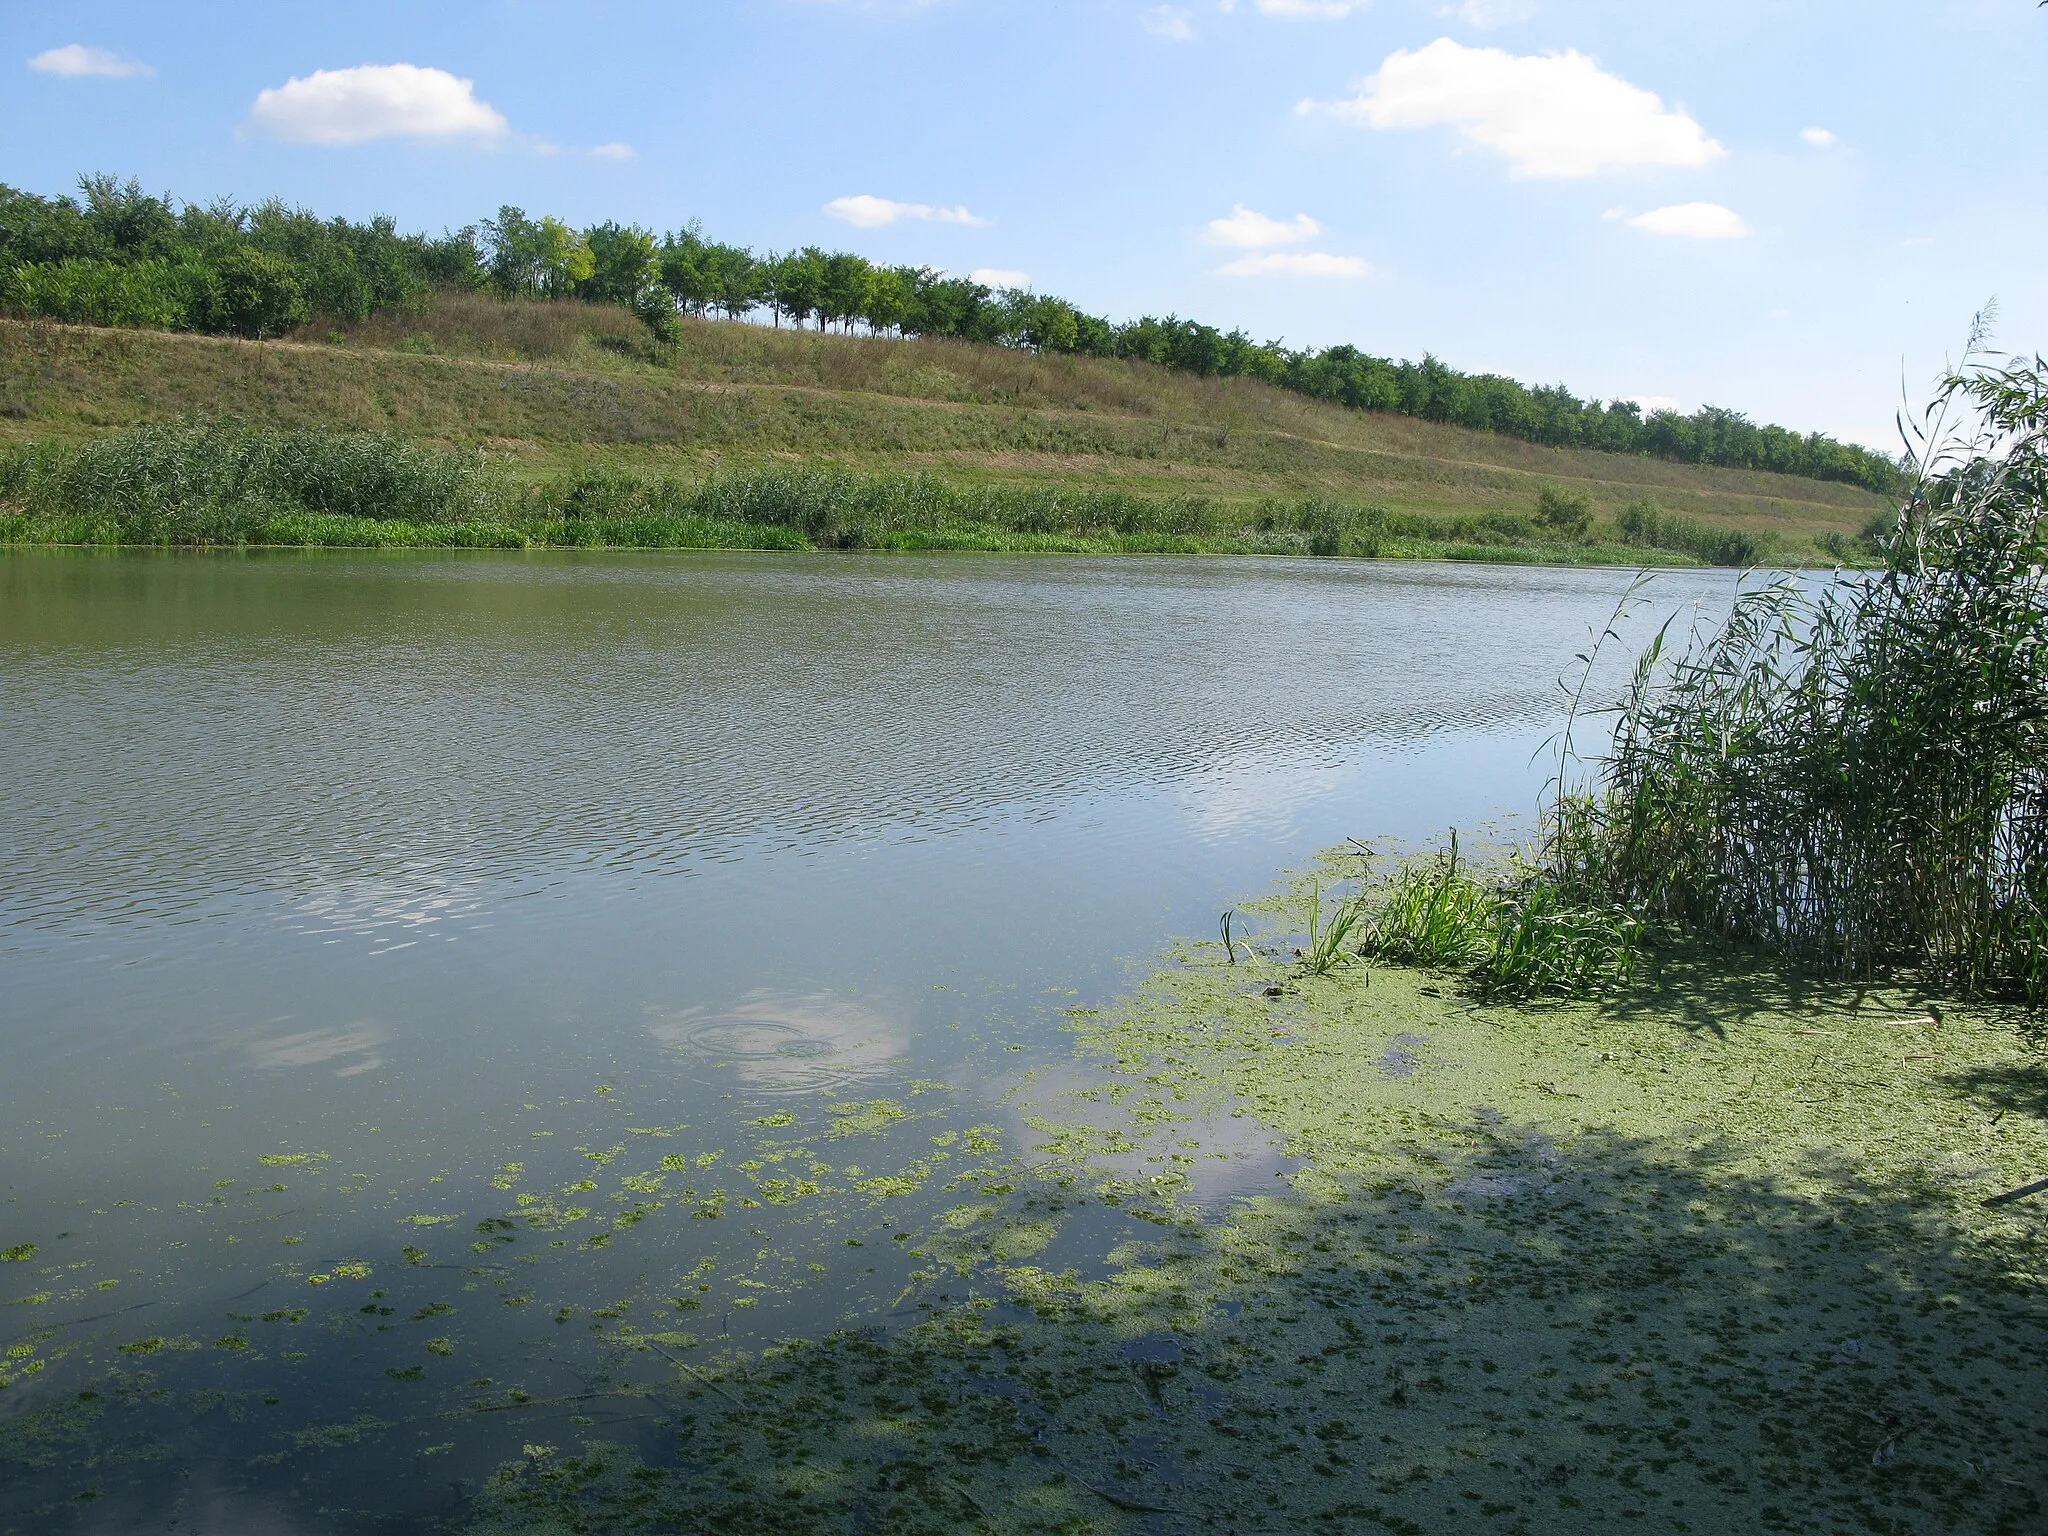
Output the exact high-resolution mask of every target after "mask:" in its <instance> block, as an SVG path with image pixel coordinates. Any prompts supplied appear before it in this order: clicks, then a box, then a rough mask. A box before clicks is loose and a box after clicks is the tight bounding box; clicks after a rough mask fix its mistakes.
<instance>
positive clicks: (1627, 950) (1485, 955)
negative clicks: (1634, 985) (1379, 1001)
mask: <svg viewBox="0 0 2048 1536" xmlns="http://www.w3.org/2000/svg"><path fill="white" fill-rule="evenodd" d="M1364 931H1365V942H1364V944H1363V945H1362V946H1361V953H1364V954H1369V955H1371V956H1373V957H1374V958H1376V959H1379V960H1383V961H1386V962H1388V963H1390V964H1394V965H1411V966H1421V967H1424V968H1427V969H1432V970H1448V971H1457V972H1461V973H1463V974H1464V975H1465V976H1466V977H1467V978H1468V980H1469V981H1470V982H1471V984H1472V986H1473V988H1474V990H1475V991H1476V992H1478V993H1479V995H1481V996H1482V997H1488V998H1537V997H1592V996H1597V995H1599V994H1601V993H1603V992H1607V991H1610V990H1612V989H1614V988H1616V987H1619V986H1621V985H1624V984H1626V983H1627V982H1628V981H1629V979H1630V978H1631V977H1632V976H1633V975H1634V973H1635V968H1636V961H1637V959H1638V957H1639V955H1640V953H1641V950H1642V942H1643V932H1644V930H1643V924H1642V921H1641V920H1640V919H1639V918H1638V917H1637V916H1636V915H1635V914H1634V913H1632V912H1630V911H1629V910H1628V909H1626V908H1624V907H1620V906H1616V905H1612V904H1609V903H1601V902H1587V901H1583V900H1577V899H1574V893H1570V892H1567V891H1566V889H1565V888H1564V887H1563V886H1561V885H1560V884H1559V883H1558V881H1557V880H1556V879H1555V878H1554V876H1553V875H1552V874H1551V873H1550V872H1549V871H1548V870H1546V869H1543V868H1540V867H1538V866H1536V865H1533V864H1529V863H1525V862H1522V861H1516V862H1514V863H1512V864H1510V866H1509V867H1508V869H1507V871H1506V872H1505V873H1504V874H1503V875H1501V876H1500V877H1499V878H1494V879H1488V878H1486V877H1485V876H1484V875H1482V874H1477V873H1474V872H1473V871H1472V870H1471V869H1470V867H1469V866H1468V865H1465V864H1462V863H1461V862H1460V860H1459V857H1458V839H1457V834H1456V833H1455V832H1453V833H1452V834H1451V841H1450V846H1449V847H1448V848H1447V849H1446V850H1445V851H1444V852H1442V853H1440V854H1438V855H1436V856H1434V857H1433V858H1430V859H1426V860H1422V861H1419V862H1414V863H1410V864H1407V865H1405V866H1403V867H1402V868H1401V869H1400V870H1399V871H1398V872H1397V873H1396V874H1395V875H1394V877H1393V879H1392V880H1391V881H1390V882H1389V883H1388V885H1387V887H1386V890H1385V892H1384V894H1383V895H1382V896H1381V897H1380V898H1379V900H1378V901H1377V903H1376V904H1374V906H1373V908H1372V910H1371V913H1370V916H1369V918H1368V919H1367V921H1366V923H1365V930H1364Z"/></svg>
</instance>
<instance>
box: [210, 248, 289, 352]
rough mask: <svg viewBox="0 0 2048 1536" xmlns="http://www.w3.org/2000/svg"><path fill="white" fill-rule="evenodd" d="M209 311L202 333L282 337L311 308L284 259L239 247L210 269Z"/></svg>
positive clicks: (224, 255) (253, 249)
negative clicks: (211, 280)
mask: <svg viewBox="0 0 2048 1536" xmlns="http://www.w3.org/2000/svg"><path fill="white" fill-rule="evenodd" d="M213 279H214V281H213V283H212V285H211V289H212V291H211V294H210V296H209V297H210V299H211V303H210V304H209V306H208V312H207V314H206V315H205V316H204V320H205V323H204V324H203V325H202V326H201V329H204V330H209V331H230V332H233V333H234V334H235V335H237V336H251V337H263V336H282V335H283V334H284V333H285V332H286V331H289V330H292V329H294V328H296V327H298V326H301V325H304V324H305V323H306V320H307V318H308V316H309V315H310V313H311V309H310V307H309V306H308V304H307V303H306V293H305V288H304V286H303V285H302V284H301V283H300V281H299V275H298V272H297V271H296V270H295V269H294V268H293V266H292V264H291V263H290V262H289V261H286V260H285V259H284V258H283V257H280V256H273V255H271V254H270V253H269V252H267V251H262V250H258V249H256V248H255V247H253V246H239V247H236V248H235V249H232V250H229V251H227V252H226V253H224V254H223V255H222V256H221V257H220V258H219V259H218V260H216V261H215V262H214V264H213Z"/></svg>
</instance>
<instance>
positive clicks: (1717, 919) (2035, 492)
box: [1546, 338, 2048, 1002]
mask: <svg viewBox="0 0 2048 1536" xmlns="http://www.w3.org/2000/svg"><path fill="white" fill-rule="evenodd" d="M1975 351H1976V348H1975V338H1973V347H1972V353H1973V355H1974V354H1975ZM1914 433H1915V440H1916V443H1917V453H1916V457H1917V458H1918V460H1919V462H1920V463H1921V464H1922V465H1923V466H1924V467H1923V471H1922V475H1921V478H1920V480H1919V482H1918V484H1917V485H1916V486H1915V488H1914V489H1913V491H1912V493H1911V495H1910V496H1909V497H1908V498H1907V499H1906V500H1905V502H1904V504H1903V506H1902V508H1901V510H1900V514H1899V517H1898V521H1897V524H1896V526H1895V527H1894V529H1893V530H1892V531H1891V533H1890V535H1889V536H1888V537H1887V538H1886V539H1885V541H1884V553H1885V558H1886V564H1885V568H1884V569H1883V570H1882V571H1881V572H1879V573H1877V574H1875V575H1872V576H1870V577H1866V578H1855V579H1849V578H1844V579H1842V580H1839V581H1835V582H1831V583H1826V584H1821V585H1810V584H1806V583H1801V582H1799V581H1795V580H1793V579H1791V578H1780V579H1776V580H1772V581H1768V582H1765V583H1762V584H1760V585H1755V586H1752V587H1751V588H1750V589H1749V590H1747V591H1745V592H1743V593H1742V594H1741V595H1740V596H1739V597H1738V599H1737V601H1736V603H1735V606H1734V611H1733V612H1732V613H1731V614H1730V615H1729V617H1728V619H1727V620H1726V622H1725V623H1723V624H1722V625H1721V626H1719V628H1717V629H1715V630H1714V631H1712V632H1710V633H1705V634H1701V635H1697V636H1695V637H1693V638H1692V640H1691V641H1690V642H1689V643H1687V644H1686V645H1684V646H1683V647H1682V648H1677V649H1675V650H1674V649H1670V648H1667V643H1666V637H1665V636H1663V635H1660V636H1659V638H1658V640H1657V642H1656V643H1654V644H1653V645H1652V646H1651V647H1650V648H1649V650H1648V651H1647V652H1646V653H1645V654H1644V656H1643V657H1642V659H1641V661H1640V663H1639V665H1638V666H1637V668H1636V671H1635V674H1634V677H1633V680H1632V682H1631V685H1630V686H1629V689H1628V691H1627V693H1626V696H1625V697H1624V698H1623V700H1622V702H1621V703H1620V705H1619V707H1618V712H1617V718H1616V728H1615V733H1614V739H1613V746H1612V749H1611V751H1610V752H1609V753H1608V755H1607V756H1606V758H1605V759H1604V761H1602V762H1601V763H1600V764H1599V765H1598V768H1597V771H1596V773H1595V775H1594V778H1593V781H1592V783H1591V784H1590V785H1588V786H1583V787H1581V788H1579V789H1577V790H1572V791H1567V790H1566V789H1565V788H1564V787H1563V786H1562V785H1561V788H1560V794H1559V797H1558V800H1557V804H1556V807H1555V811H1554V815H1553V818H1552V822H1553V825H1552V828H1551V833H1550V840H1549V846H1548V850H1547V854H1546V862H1547V864H1548V866H1549V867H1550V869H1551V870H1552V871H1553V873H1554V875H1555V877H1556V878H1558V879H1559V880H1560V881H1562V882H1563V883H1564V884H1565V886H1566V887H1567V889H1568V891H1569V893H1570V894H1571V895H1572V896H1573V898H1574V899H1575V900H1579V901H1582V902H1586V903H1593V904H1611V903H1618V904H1621V905H1624V906H1627V907H1630V908H1633V909H1640V910H1643V911H1646V912H1650V913H1654V914H1656V915H1658V916H1661V917H1664V918H1668V919H1671V920H1674V921H1676V922H1679V923H1682V924H1686V925H1690V926H1692V927H1695V928H1697V929H1700V930H1703V931H1705V932H1708V933H1711V934H1715V935H1718V936H1721V937H1723V938H1726V939H1730V940H1737V941H1744V942H1753V943H1759V944H1763V945H1767V946H1769V947H1771V948H1774V949H1776V950H1779V951H1781V952H1783V953H1785V954H1787V955H1789V956H1791V957H1793V958H1795V959H1797V960H1799V961H1801V962H1803V963H1805V964H1808V965H1811V966H1813V967H1816V968H1818V969H1820V970H1823V971H1825V972H1828V973H1831V974H1835V975H1841V976H1847V977H1858V978H1863V977H1871V976H1876V975H1881V974H1884V973H1885V972H1887V971H1890V970H1893V969H1897V968H1901V967H1907V968H1913V969H1915V970H1918V971H1919V972H1921V973H1922V974H1923V975H1925V976H1927V977H1929V978H1933V979H1938V980H1939V981H1940V982H1941V983H1942V984H1944V985H1946V986H1950V987H1953V988H1955V989H1957V990H1959V991H1962V992H1965V993H1970V992H1983V991H1992V992H2010V993H2016V994H2018V995H2020V996H2022V997H2024V998H2026V999H2028V1000H2030V1001H2034V1002H2039V1001H2040V1000H2042V999H2043V998H2044V997H2048V734H2044V732H2048V581H2044V577H2043V571H2044V568H2048V530H2044V513H2048V374H2044V364H2043V363H2042V362H2041V360H2039V359H2034V360H2032V361H2031V362H2029V361H2025V360H2021V359H2008V360H2005V361H2003V362H2000V363H1997V364H1995V365H1994V364H1993V363H1991V362H1988V361H1983V362H1966V365H1965V367H1964V369H1963V370H1962V371H1960V372H1958V373H1956V374H1955V375H1954V376H1953V377H1951V378H1950V379H1949V380H1948V381H1947V382H1946V383H1945V385H1944V386H1943V388H1942V390H1941V392H1940V394H1939V396H1938V398H1937V400H1936V402H1935V403H1934V405H1932V406H1930V407H1929V409H1928V411H1927V412H1926V414H1925V415H1924V416H1923V417H1922V418H1921V419H1920V421H1919V423H1918V424H1917V425H1916V426H1915V428H1914Z"/></svg>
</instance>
